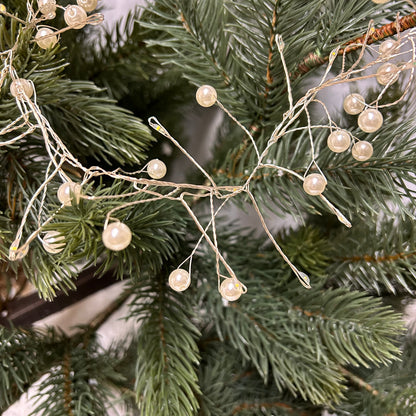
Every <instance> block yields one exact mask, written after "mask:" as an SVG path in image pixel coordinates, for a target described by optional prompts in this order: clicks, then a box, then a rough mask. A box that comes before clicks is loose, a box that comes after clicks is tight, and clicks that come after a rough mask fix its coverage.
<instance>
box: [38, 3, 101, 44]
mask: <svg viewBox="0 0 416 416" xmlns="http://www.w3.org/2000/svg"><path fill="white" fill-rule="evenodd" d="M97 4H98V0H77V5H73V4H71V5H69V6H67V7H65V8H64V10H65V11H64V20H65V23H66V24H67V25H68V27H70V28H72V29H82V28H83V27H84V26H85V25H86V24H87V18H88V15H87V12H91V11H93V10H94V9H95V8H96V7H97ZM58 7H60V8H63V7H61V6H57V4H56V0H38V10H39V13H40V15H41V18H42V20H51V19H54V18H55V17H56V9H57V8H58ZM53 29H54V28H51V27H48V26H39V27H37V33H36V35H35V42H36V43H37V45H38V46H39V47H40V48H41V49H49V48H52V47H53V46H55V45H56V44H57V43H58V40H59V39H58V36H57V35H56V34H54V33H55V31H54V30H53Z"/></svg>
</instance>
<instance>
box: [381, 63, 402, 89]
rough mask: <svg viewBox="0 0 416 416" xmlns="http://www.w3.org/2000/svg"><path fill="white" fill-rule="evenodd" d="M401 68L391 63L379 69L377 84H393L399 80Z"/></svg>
mask: <svg viewBox="0 0 416 416" xmlns="http://www.w3.org/2000/svg"><path fill="white" fill-rule="evenodd" d="M398 71H399V68H397V66H396V65H394V64H392V63H391V62H386V63H385V64H383V65H381V66H380V67H379V68H378V69H377V75H376V78H377V82H378V83H379V84H381V85H387V84H393V83H395V82H396V81H397V80H398V78H399V73H398Z"/></svg>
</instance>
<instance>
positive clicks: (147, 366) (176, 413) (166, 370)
mask: <svg viewBox="0 0 416 416" xmlns="http://www.w3.org/2000/svg"><path fill="white" fill-rule="evenodd" d="M167 277H168V276H167V274H166V269H164V270H163V272H161V273H159V274H158V275H156V276H152V277H149V278H148V279H147V280H146V281H144V282H141V283H140V285H138V286H136V287H134V288H132V289H133V292H134V299H133V301H132V302H131V305H130V311H129V316H130V317H135V318H136V319H137V320H139V321H140V322H141V327H140V333H139V335H138V340H137V346H138V350H137V362H136V385H135V390H136V400H137V404H138V407H139V410H140V414H141V415H143V416H151V415H154V414H156V413H157V414H159V415H160V416H183V415H195V414H197V411H198V408H199V404H198V399H197V395H198V394H199V393H200V389H199V386H198V377H197V373H196V365H198V363H199V354H198V349H197V344H196V340H197V338H198V337H199V335H200V334H199V331H198V329H197V327H196V326H195V325H194V323H193V322H192V320H191V319H192V316H193V312H192V309H191V305H190V303H189V301H188V299H187V298H186V296H184V295H183V294H181V293H174V292H173V291H172V290H171V289H169V288H168V287H167V285H166V282H167Z"/></svg>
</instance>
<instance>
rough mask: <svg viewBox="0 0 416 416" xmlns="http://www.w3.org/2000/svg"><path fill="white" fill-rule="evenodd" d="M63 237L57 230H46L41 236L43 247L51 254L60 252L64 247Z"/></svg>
mask: <svg viewBox="0 0 416 416" xmlns="http://www.w3.org/2000/svg"><path fill="white" fill-rule="evenodd" d="M64 240H65V237H64V236H63V235H62V234H60V233H58V231H48V232H47V233H46V234H45V235H44V237H43V243H42V245H43V248H44V249H45V250H46V251H47V252H48V253H51V254H57V253H60V252H61V251H62V250H63V249H64V248H65V243H64V242H63V241H64Z"/></svg>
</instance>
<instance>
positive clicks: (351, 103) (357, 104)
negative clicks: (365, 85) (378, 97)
mask: <svg viewBox="0 0 416 416" xmlns="http://www.w3.org/2000/svg"><path fill="white" fill-rule="evenodd" d="M364 107H365V100H364V97H363V96H362V95H360V94H355V93H354V94H349V95H347V96H346V97H345V99H344V110H345V112H346V113H347V114H351V115H356V114H360V113H361V111H363V110H364Z"/></svg>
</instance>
